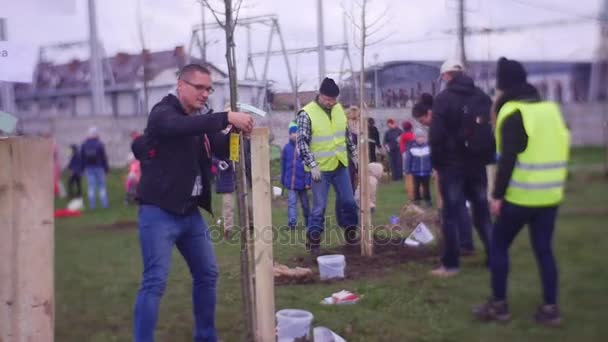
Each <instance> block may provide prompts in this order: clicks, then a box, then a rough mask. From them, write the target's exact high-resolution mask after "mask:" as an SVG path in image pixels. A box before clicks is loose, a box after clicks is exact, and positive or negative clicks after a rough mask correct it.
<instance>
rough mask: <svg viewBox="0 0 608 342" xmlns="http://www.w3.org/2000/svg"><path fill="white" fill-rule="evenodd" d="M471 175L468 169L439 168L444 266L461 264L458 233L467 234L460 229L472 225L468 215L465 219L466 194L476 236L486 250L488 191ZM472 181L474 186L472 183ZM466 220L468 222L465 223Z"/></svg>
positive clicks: (450, 266) (488, 214) (488, 232)
mask: <svg viewBox="0 0 608 342" xmlns="http://www.w3.org/2000/svg"><path fill="white" fill-rule="evenodd" d="M484 170H485V169H484ZM483 175H485V172H484V174H483ZM471 177H472V176H471V175H470V170H466V171H465V170H464V169H458V168H456V169H443V170H439V189H440V192H441V197H442V199H443V208H442V212H441V215H442V224H441V229H442V234H443V240H444V246H443V247H444V249H443V256H442V258H441V261H442V264H443V266H444V267H446V268H450V269H457V268H458V267H459V266H460V260H459V259H460V247H461V243H460V240H461V235H465V236H466V234H468V232H466V231H465V232H463V229H468V230H471V229H472V228H471V223H470V217H469V218H468V222H464V220H465V219H466V217H465V215H466V216H467V217H468V211H467V208H466V198H469V201H470V202H471V204H472V205H473V216H474V218H475V219H474V221H475V228H476V229H477V233H478V234H479V238H480V239H481V241H482V242H483V243H484V245H486V254H487V253H488V247H487V241H488V236H489V235H490V229H491V223H490V213H489V210H488V204H487V193H486V191H485V187H483V186H482V185H483V184H484V183H483V182H482V181H477V182H473V181H471V179H475V178H471ZM486 182H487V181H486ZM471 184H475V185H476V186H471ZM480 189H484V190H483V191H482V190H480ZM466 224H468V226H465V225H466ZM471 239H472V237H471Z"/></svg>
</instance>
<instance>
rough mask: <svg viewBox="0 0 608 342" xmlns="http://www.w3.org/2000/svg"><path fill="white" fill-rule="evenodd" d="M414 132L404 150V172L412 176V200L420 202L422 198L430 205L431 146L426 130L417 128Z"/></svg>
mask: <svg viewBox="0 0 608 342" xmlns="http://www.w3.org/2000/svg"><path fill="white" fill-rule="evenodd" d="M414 133H415V134H414V135H415V136H416V140H414V141H412V142H411V143H410V145H409V147H408V149H407V152H406V154H407V157H406V172H407V174H408V175H412V176H414V194H415V195H414V201H415V202H420V201H421V200H422V199H423V198H424V201H425V202H426V205H427V206H428V207H431V206H432V202H431V191H430V179H431V173H432V168H431V148H430V147H429V144H428V143H427V132H426V130H424V129H422V128H417V129H416V130H415V132H414ZM420 188H422V192H423V195H422V196H420Z"/></svg>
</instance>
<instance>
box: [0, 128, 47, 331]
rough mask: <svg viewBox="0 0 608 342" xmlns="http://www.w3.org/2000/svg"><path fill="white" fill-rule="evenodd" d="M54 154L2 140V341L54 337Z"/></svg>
mask: <svg viewBox="0 0 608 342" xmlns="http://www.w3.org/2000/svg"><path fill="white" fill-rule="evenodd" d="M53 270H54V221H53V150H52V145H51V141H50V140H49V139H40V138H32V139H30V138H27V139H26V138H8V139H0V341H6V342H8V341H11V342H13V341H15V342H21V341H51V342H52V341H53V338H54V316H55V315H54V295H53V294H54V287H53V284H54V279H53V277H54V271H53Z"/></svg>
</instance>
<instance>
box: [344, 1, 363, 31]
mask: <svg viewBox="0 0 608 342" xmlns="http://www.w3.org/2000/svg"><path fill="white" fill-rule="evenodd" d="M342 9H343V10H344V14H345V15H346V17H347V18H348V21H350V23H351V24H352V25H353V26H354V27H356V28H357V29H358V30H361V26H359V25H358V24H357V20H355V18H354V17H353V15H352V13H350V12H349V11H348V10H347V9H346V8H345V7H344V6H342Z"/></svg>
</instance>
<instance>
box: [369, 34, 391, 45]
mask: <svg viewBox="0 0 608 342" xmlns="http://www.w3.org/2000/svg"><path fill="white" fill-rule="evenodd" d="M395 32H396V31H392V32H391V33H389V34H387V35H386V36H384V37H382V38H378V39H376V40H374V41H370V42H369V43H367V45H368V46H372V45H376V44H380V43H382V42H384V41H385V40H387V39H389V38H390V37H391V36H392V35H393V34H395Z"/></svg>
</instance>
